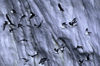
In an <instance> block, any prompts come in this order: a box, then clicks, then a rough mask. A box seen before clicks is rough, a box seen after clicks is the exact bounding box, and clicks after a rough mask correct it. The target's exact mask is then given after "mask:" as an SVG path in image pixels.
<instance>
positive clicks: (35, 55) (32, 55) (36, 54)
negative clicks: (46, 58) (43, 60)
mask: <svg viewBox="0 0 100 66" xmlns="http://www.w3.org/2000/svg"><path fill="white" fill-rule="evenodd" d="M37 55H38V52H37V53H36V54H34V55H29V56H31V57H35V56H37Z"/></svg>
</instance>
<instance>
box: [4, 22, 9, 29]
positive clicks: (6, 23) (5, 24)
mask: <svg viewBox="0 0 100 66" xmlns="http://www.w3.org/2000/svg"><path fill="white" fill-rule="evenodd" d="M7 25H8V22H7V21H5V23H4V24H3V30H5V28H6V26H7Z"/></svg>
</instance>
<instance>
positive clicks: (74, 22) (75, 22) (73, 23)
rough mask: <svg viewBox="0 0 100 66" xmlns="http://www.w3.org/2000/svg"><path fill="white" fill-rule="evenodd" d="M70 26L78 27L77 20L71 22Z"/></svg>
mask: <svg viewBox="0 0 100 66" xmlns="http://www.w3.org/2000/svg"><path fill="white" fill-rule="evenodd" d="M69 25H71V26H76V25H77V20H76V18H74V19H73V20H72V21H71V22H69Z"/></svg>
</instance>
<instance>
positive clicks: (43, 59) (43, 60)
mask: <svg viewBox="0 0 100 66" xmlns="http://www.w3.org/2000/svg"><path fill="white" fill-rule="evenodd" d="M47 60H48V59H47V58H41V59H40V62H39V64H44V63H45V61H47Z"/></svg>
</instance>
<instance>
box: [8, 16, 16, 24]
mask: <svg viewBox="0 0 100 66" xmlns="http://www.w3.org/2000/svg"><path fill="white" fill-rule="evenodd" d="M6 18H7V20H8V21H9V23H10V25H12V26H16V25H15V24H13V23H12V22H11V20H10V18H9V16H8V14H6Z"/></svg>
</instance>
